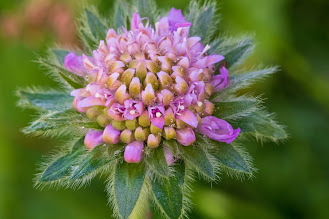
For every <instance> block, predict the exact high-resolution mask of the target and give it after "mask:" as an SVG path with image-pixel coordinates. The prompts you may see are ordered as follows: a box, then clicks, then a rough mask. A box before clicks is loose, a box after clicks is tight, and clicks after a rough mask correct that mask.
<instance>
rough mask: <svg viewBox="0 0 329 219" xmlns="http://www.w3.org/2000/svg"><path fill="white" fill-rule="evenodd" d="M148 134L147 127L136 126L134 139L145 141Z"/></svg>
mask: <svg viewBox="0 0 329 219" xmlns="http://www.w3.org/2000/svg"><path fill="white" fill-rule="evenodd" d="M149 135H150V131H149V129H148V128H144V129H143V128H142V127H138V128H137V129H136V130H135V139H136V140H137V141H145V140H147V138H148V136H149Z"/></svg>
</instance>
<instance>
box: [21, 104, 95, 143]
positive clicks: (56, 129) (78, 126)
mask: <svg viewBox="0 0 329 219" xmlns="http://www.w3.org/2000/svg"><path fill="white" fill-rule="evenodd" d="M100 128H101V127H100V126H99V125H98V124H97V123H96V122H92V121H90V119H88V118H87V116H86V115H85V114H81V113H79V112H77V111H75V110H74V109H69V110H65V111H54V112H49V113H46V114H41V115H40V117H39V118H38V119H36V120H35V121H33V122H32V123H31V124H30V125H29V126H27V127H26V128H24V129H23V132H24V133H25V134H33V135H43V136H51V137H55V136H62V135H66V136H69V135H76V136H82V135H84V134H85V133H86V131H87V129H100Z"/></svg>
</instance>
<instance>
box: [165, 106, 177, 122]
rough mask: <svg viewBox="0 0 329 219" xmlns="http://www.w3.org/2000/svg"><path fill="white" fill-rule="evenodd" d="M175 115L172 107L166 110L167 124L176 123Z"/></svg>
mask: <svg viewBox="0 0 329 219" xmlns="http://www.w3.org/2000/svg"><path fill="white" fill-rule="evenodd" d="M175 121H176V120H175V115H174V112H173V111H172V109H171V108H168V109H167V110H166V112H165V125H171V124H174V123H175Z"/></svg>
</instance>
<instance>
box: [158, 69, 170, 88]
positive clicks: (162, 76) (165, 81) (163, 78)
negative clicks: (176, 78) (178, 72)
mask: <svg viewBox="0 0 329 219" xmlns="http://www.w3.org/2000/svg"><path fill="white" fill-rule="evenodd" d="M157 75H158V78H159V80H160V83H161V86H162V87H163V88H165V87H167V86H168V85H170V84H172V78H171V77H170V76H169V75H168V74H167V73H166V72H164V71H160V72H158V73H157Z"/></svg>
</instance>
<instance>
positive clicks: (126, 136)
mask: <svg viewBox="0 0 329 219" xmlns="http://www.w3.org/2000/svg"><path fill="white" fill-rule="evenodd" d="M133 136H134V135H133V133H132V131H131V130H129V129H125V130H123V131H122V132H121V134H120V141H121V142H123V143H126V144H129V143H131V142H132V141H133V140H134V137H133Z"/></svg>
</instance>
